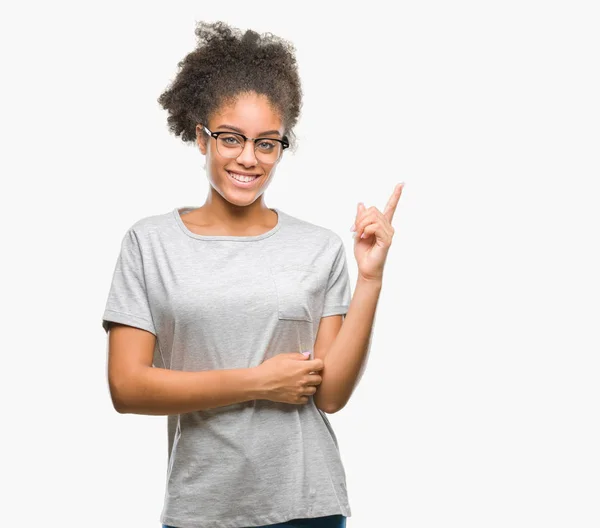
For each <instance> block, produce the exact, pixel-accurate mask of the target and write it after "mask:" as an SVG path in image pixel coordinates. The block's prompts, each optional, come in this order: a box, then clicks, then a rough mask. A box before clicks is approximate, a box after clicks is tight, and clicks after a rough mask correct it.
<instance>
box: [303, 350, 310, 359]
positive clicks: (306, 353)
mask: <svg viewBox="0 0 600 528" xmlns="http://www.w3.org/2000/svg"><path fill="white" fill-rule="evenodd" d="M302 355H303V356H304V357H308V356H310V350H309V351H308V352H302Z"/></svg>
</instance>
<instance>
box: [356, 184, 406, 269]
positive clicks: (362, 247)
mask: <svg viewBox="0 0 600 528" xmlns="http://www.w3.org/2000/svg"><path fill="white" fill-rule="evenodd" d="M402 189H404V182H402V183H399V184H397V185H396V187H394V192H393V193H392V196H391V197H390V199H389V200H388V203H387V205H386V206H385V209H384V210H383V213H382V212H381V211H379V209H377V207H373V206H371V207H369V208H368V209H366V208H365V205H364V204H363V203H362V202H361V203H359V204H358V208H357V211H356V218H355V220H354V224H353V225H352V231H356V233H355V234H354V257H355V258H356V262H357V264H358V274H359V277H362V278H364V279H366V280H382V279H383V267H384V265H385V260H386V258H387V254H388V251H389V249H390V246H391V244H392V238H393V236H394V232H395V229H394V228H393V227H392V218H393V217H394V212H395V211H396V206H397V205H398V201H399V200H400V196H401V195H402ZM363 234H364V238H361V235H363Z"/></svg>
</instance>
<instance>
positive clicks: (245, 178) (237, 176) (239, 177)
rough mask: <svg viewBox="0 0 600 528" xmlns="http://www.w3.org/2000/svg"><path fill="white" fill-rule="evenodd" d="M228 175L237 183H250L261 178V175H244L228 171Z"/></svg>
mask: <svg viewBox="0 0 600 528" xmlns="http://www.w3.org/2000/svg"><path fill="white" fill-rule="evenodd" d="M227 174H229V176H230V177H231V178H233V179H234V180H235V181H239V182H241V183H250V182H253V181H254V180H256V179H258V178H260V174H243V173H239V172H233V171H227Z"/></svg>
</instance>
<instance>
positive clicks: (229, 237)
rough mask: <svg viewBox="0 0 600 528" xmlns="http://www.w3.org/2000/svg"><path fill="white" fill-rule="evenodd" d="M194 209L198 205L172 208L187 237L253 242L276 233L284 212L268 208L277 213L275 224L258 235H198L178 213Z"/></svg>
mask: <svg viewBox="0 0 600 528" xmlns="http://www.w3.org/2000/svg"><path fill="white" fill-rule="evenodd" d="M194 209H198V206H191V205H186V206H183V207H175V209H173V216H174V217H175V222H176V223H177V225H178V226H179V227H180V229H181V230H182V231H183V232H184V233H185V234H186V235H188V236H189V237H191V238H195V239H197V240H230V241H234V242H254V241H256V240H263V239H264V238H268V237H270V236H272V235H274V234H275V233H277V231H279V230H280V229H281V226H282V223H283V217H284V214H283V213H282V212H281V211H280V210H279V209H278V208H277V207H271V208H270V209H271V211H274V212H276V213H277V224H276V225H275V227H273V229H271V230H269V231H267V232H266V233H262V234H260V235H247V236H233V235H200V234H198V233H194V232H193V231H190V230H189V229H188V228H187V226H186V225H185V224H184V223H183V220H182V219H181V215H180V212H181V213H186V212H189V211H192V210H194Z"/></svg>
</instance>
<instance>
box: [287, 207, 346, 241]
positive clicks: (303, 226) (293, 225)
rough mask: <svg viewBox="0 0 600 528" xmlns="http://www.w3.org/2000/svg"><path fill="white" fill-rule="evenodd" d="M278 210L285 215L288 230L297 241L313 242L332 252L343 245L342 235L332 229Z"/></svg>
mask: <svg viewBox="0 0 600 528" xmlns="http://www.w3.org/2000/svg"><path fill="white" fill-rule="evenodd" d="M278 211H279V212H281V213H283V214H284V215H285V222H286V224H287V226H288V227H289V232H290V233H291V234H292V236H294V237H295V238H296V240H297V241H301V242H304V243H310V242H314V243H316V244H317V245H319V246H321V247H323V249H329V250H332V251H334V252H337V250H339V248H340V247H343V246H344V242H343V240H342V237H340V235H338V234H337V233H336V232H335V231H333V230H332V229H329V228H328V227H325V226H322V225H319V224H315V223H313V222H309V221H307V220H303V219H301V218H298V217H296V216H292V215H290V214H287V213H285V212H283V211H280V210H279V209H278Z"/></svg>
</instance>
